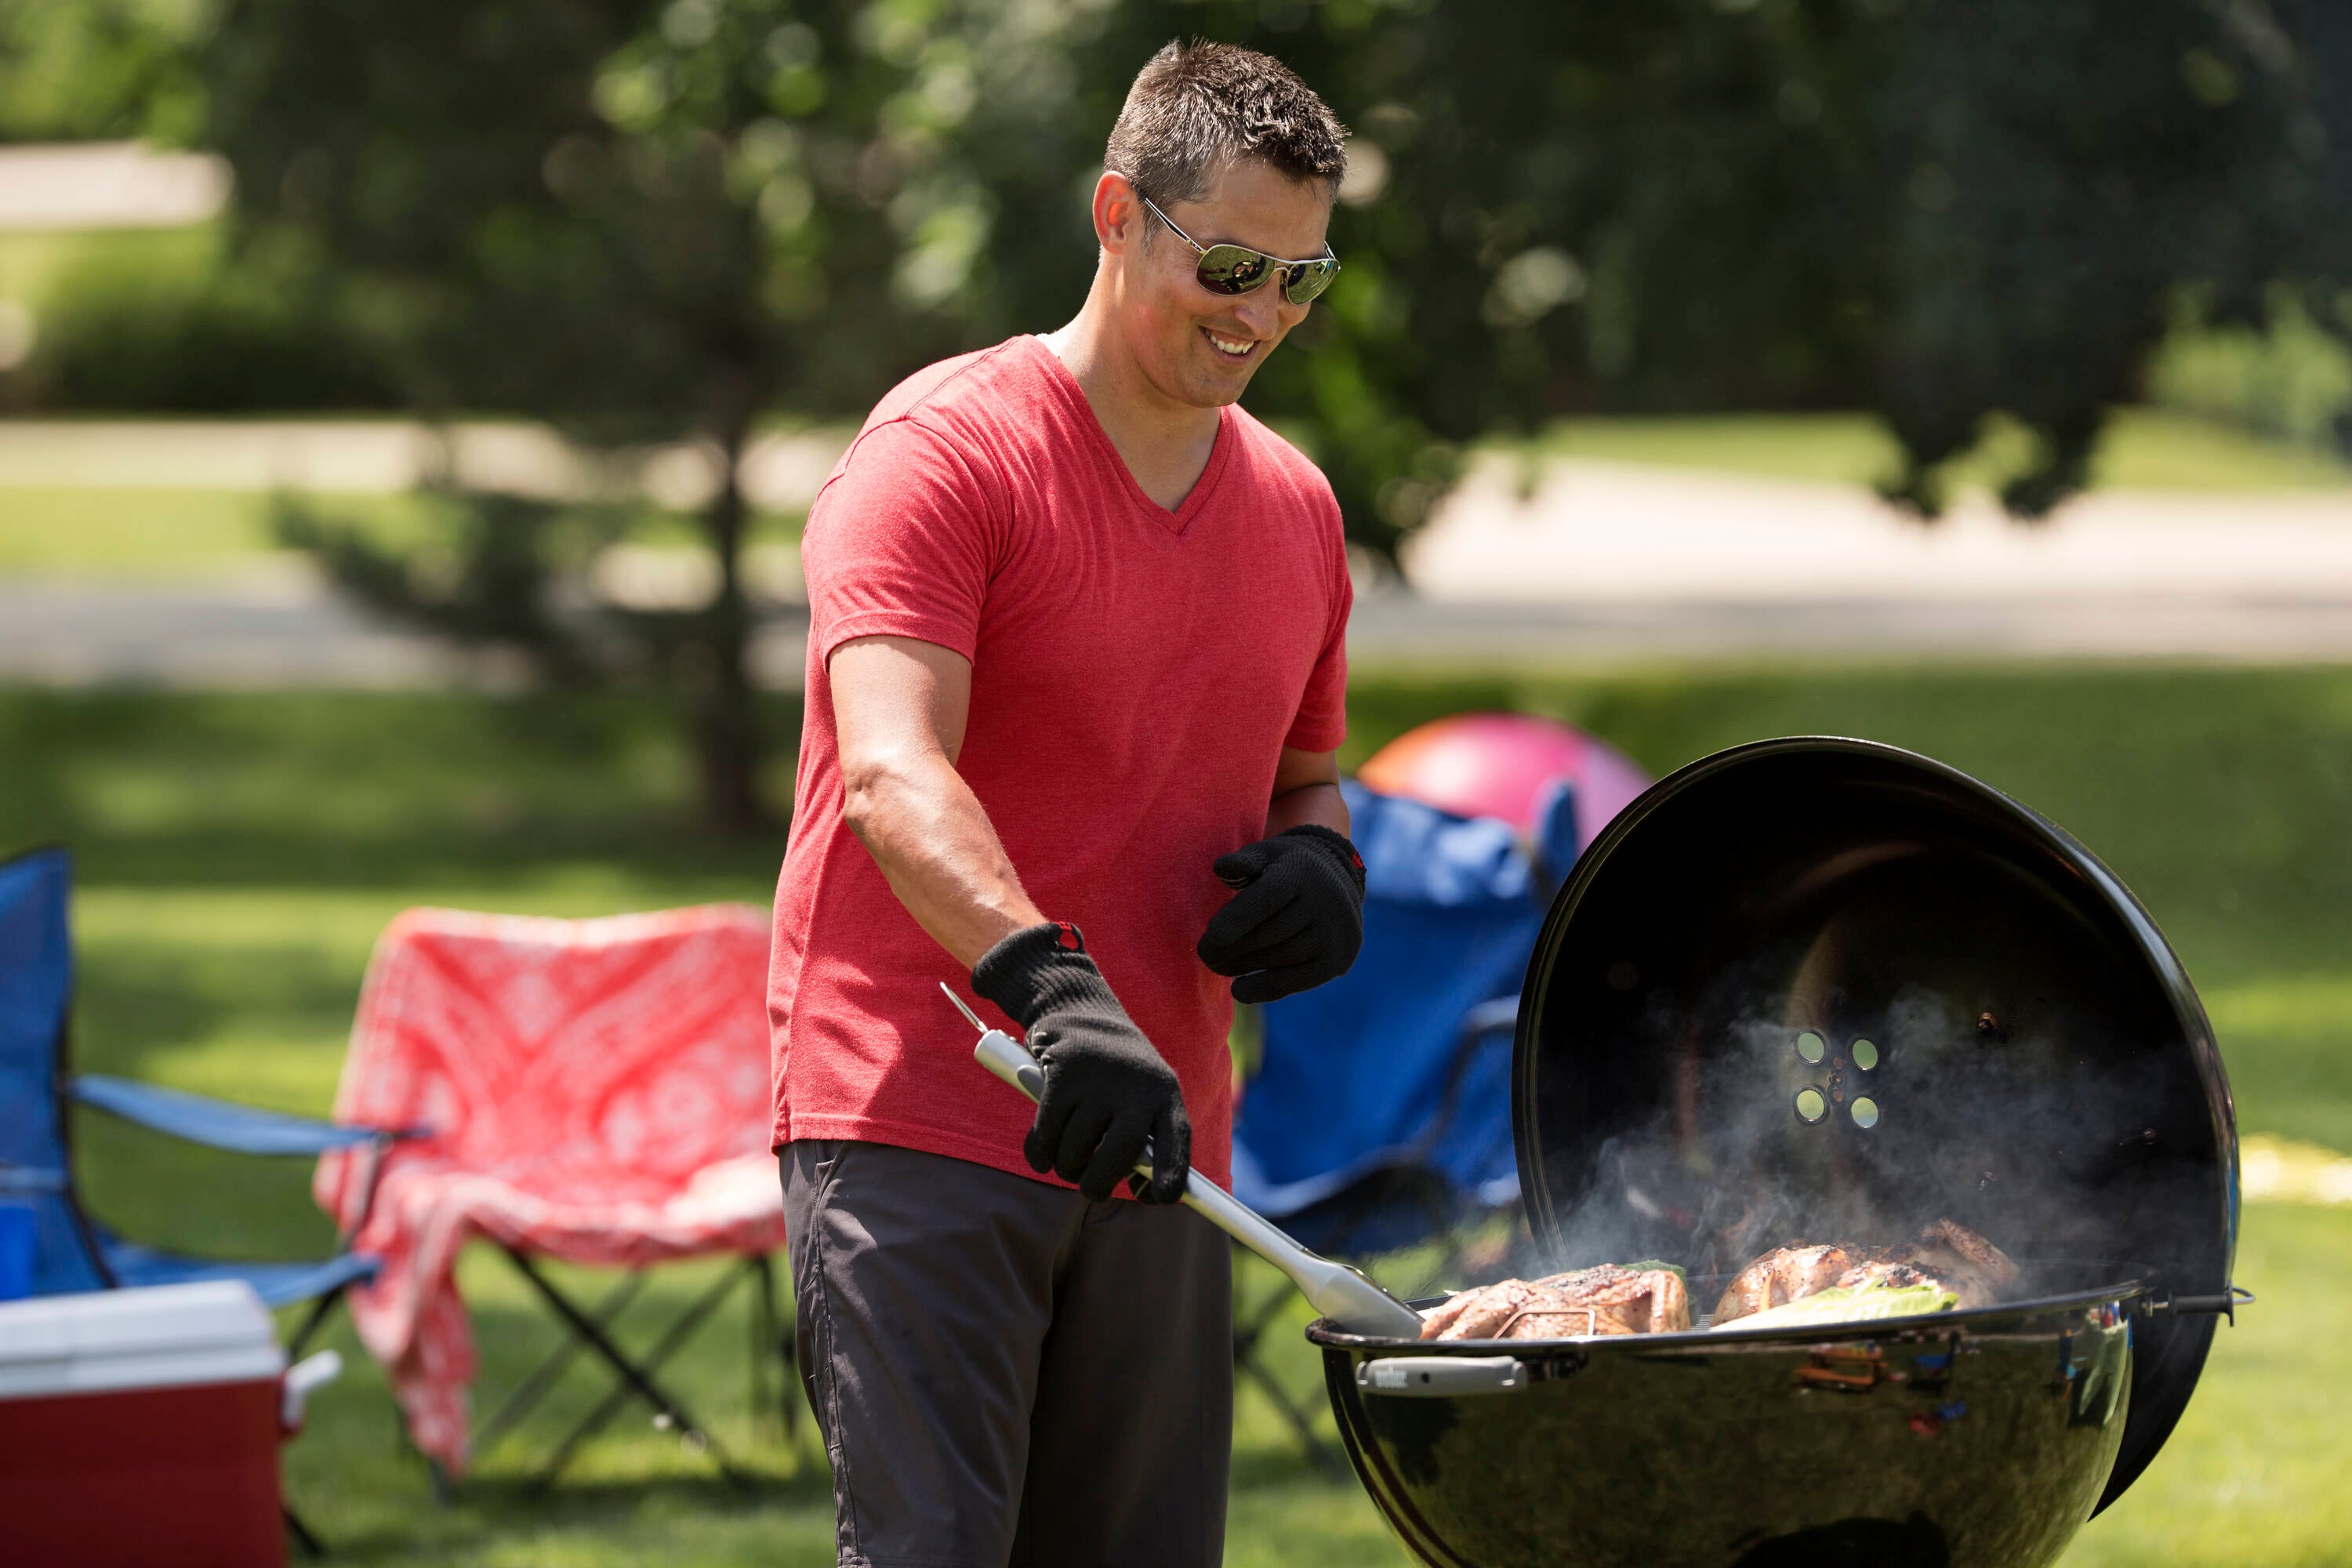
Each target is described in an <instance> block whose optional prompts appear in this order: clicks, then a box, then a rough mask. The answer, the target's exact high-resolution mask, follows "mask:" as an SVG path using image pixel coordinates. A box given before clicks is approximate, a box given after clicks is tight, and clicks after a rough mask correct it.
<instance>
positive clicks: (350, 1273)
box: [0, 847, 400, 1356]
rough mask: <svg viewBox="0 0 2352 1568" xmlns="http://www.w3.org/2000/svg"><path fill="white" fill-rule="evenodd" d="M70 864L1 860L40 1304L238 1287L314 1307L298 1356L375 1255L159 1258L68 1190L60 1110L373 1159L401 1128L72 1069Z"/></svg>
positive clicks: (20, 1163) (12, 1169)
mask: <svg viewBox="0 0 2352 1568" xmlns="http://www.w3.org/2000/svg"><path fill="white" fill-rule="evenodd" d="M71 874H72V862H71V860H70V858H68V855H67V853H66V851H65V850H64V849H62V848H58V847H47V848H41V849H35V850H32V851H31V852H29V853H27V854H24V855H20V856H18V857H16V858H15V859H13V860H7V861H0V1196H10V1197H13V1198H15V1199H16V1201H18V1202H20V1203H28V1204H29V1205H31V1207H32V1209H33V1211H34V1223H33V1232H34V1253H33V1267H32V1289H33V1293H34V1294H35V1295H37V1296H45V1295H54V1294H61V1293H64V1292H68V1291H74V1290H110V1289H118V1288H123V1287H133V1286H142V1285H178V1284H184V1283H187V1282H189V1281H192V1280H199V1279H242V1280H244V1281H246V1282H247V1284H249V1285H251V1286H252V1287H253V1289H254V1290H255V1292H256V1293H257V1294H258V1295H259V1296H260V1298H261V1300H263V1302H265V1303H266V1304H268V1306H271V1307H286V1306H292V1305H296V1304H299V1303H301V1302H305V1301H307V1302H310V1303H311V1306H310V1312H309V1313H308V1314H307V1315H306V1316H305V1318H304V1319H303V1321H302V1323H301V1325H300V1326H299V1328H298V1329H297V1330H296V1331H295V1333H294V1336H293V1339H292V1340H291V1342H289V1352H290V1353H291V1354H293V1355H297V1356H299V1354H300V1353H301V1352H302V1348H303V1346H304V1345H305V1344H306V1343H307V1342H309V1340H310V1336H311V1335H312V1334H314V1333H315V1332H316V1331H318V1328H319V1326H320V1323H321V1322H322V1321H324V1320H325V1318H326V1315H327V1312H328V1310H330V1309H331V1307H332V1306H333V1304H334V1302H335V1301H336V1300H337V1299H339V1298H340V1297H341V1294H342V1292H343V1291H344V1290H345V1289H347V1288H349V1287H350V1286H351V1285H352V1283H353V1282H354V1281H358V1280H363V1279H368V1278H369V1277H370V1276H372V1275H373V1273H374V1271H375V1259H374V1258H371V1257H369V1256H367V1255H366V1254H364V1253H358V1252H353V1251H352V1250H350V1249H349V1247H345V1246H343V1245H341V1243H339V1244H338V1247H337V1250H336V1252H335V1255H334V1256H333V1257H331V1258H320V1259H319V1260H317V1261H315V1262H292V1263H265V1262H253V1261H240V1260H235V1259H227V1258H207V1257H203V1256H199V1255H197V1254H194V1253H186V1252H176V1251H167V1250H165V1249H163V1248H161V1247H149V1246H144V1245H142V1244H141V1243H138V1242H134V1241H131V1240H127V1239H125V1238H124V1237H120V1236H117V1235H116V1234H114V1232H112V1231H111V1230H110V1229H108V1228H107V1227H106V1226H104V1225H101V1224H100V1223H99V1221H98V1220H97V1219H96V1218H94V1217H93V1216H92V1215H90V1213H89V1210H88V1209H87V1208H86V1207H85V1206H84V1205H83V1204H82V1202H81V1199H80V1196H79V1193H78V1192H77V1190H76V1187H75V1184H74V1174H73V1163H72V1159H71V1146H70V1142H69V1138H70V1128H69V1125H68V1110H67V1108H68V1104H71V1103H79V1104H81V1105H86V1106H89V1107H90V1108H92V1109H93V1110H103V1111H106V1112H108V1113H109V1114H110V1115H114V1116H119V1117H121V1118H122V1119H123V1120H125V1121H132V1122H136V1123H137V1124H138V1125H140V1126H142V1127H147V1128H152V1130H154V1131H158V1132H163V1133H168V1134H170V1135H171V1136H173V1137H175V1138H181V1139H184V1140H187V1141H188V1142H194V1143H202V1144H205V1145H208V1146H209V1147H212V1148H215V1149H225V1150H228V1151H230V1152H234V1153H240V1154H278V1155H309V1156H310V1157H312V1158H316V1157H317V1156H318V1155H320V1154H321V1153H324V1152H326V1151H328V1150H330V1149H352V1148H362V1147H365V1148H368V1149H370V1150H373V1152H374V1154H375V1155H376V1156H377V1157H379V1158H380V1157H381V1154H382V1152H383V1149H384V1148H385V1147H386V1146H387V1145H388V1144H389V1143H390V1142H392V1141H393V1140H394V1138H395V1137H397V1136H400V1134H397V1133H392V1132H383V1131H376V1130H375V1129H373V1128H366V1127H341V1126H335V1125H332V1124H331V1123H328V1122H323V1121H309V1120H307V1119H305V1118H302V1117H299V1116H287V1115H282V1114H280V1113H278V1112H277V1111H272V1110H255V1109H253V1108H251V1107H249V1106H243V1105H233V1104H230V1103H228V1102H226V1101H224V1100H207V1099H205V1097H203V1096H201V1095H194V1094H187V1093H184V1092H182V1091H181V1090H178V1089H162V1088H158V1087H156V1086H155V1085H153V1084H146V1083H140V1082H137V1081H135V1080H132V1079H121V1078H104V1077H100V1076H98V1075H96V1074H79V1075H77V1074H75V1073H72V1072H70V1071H69V1070H68V1067H67V1042H68V1033H69V1029H68V1024H69V1019H70V1016H71V1010H72V993H73V950H72V944H71V939H70V936H69V933H68V928H67V920H66V906H67V895H68V888H69V885H70V880H71Z"/></svg>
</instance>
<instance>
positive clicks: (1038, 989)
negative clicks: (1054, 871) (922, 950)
mask: <svg viewBox="0 0 2352 1568" xmlns="http://www.w3.org/2000/svg"><path fill="white" fill-rule="evenodd" d="M971 988H972V989H973V990H975V991H977V992H979V993H980V994H982V996H985V997H987V998H988V999H989V1000H990V1001H991V1002H993V1003H995V1004H996V1005H998V1006H999V1007H1001V1008H1003V1010H1004V1012H1005V1015H1006V1016H1008V1017H1010V1018H1012V1019H1013V1022H1015V1023H1017V1024H1019V1025H1020V1026H1022V1028H1024V1030H1025V1029H1032V1028H1034V1027H1036V1025H1037V1020H1038V1019H1039V1018H1042V1017H1044V1016H1045V1015H1046V1014H1047V1013H1050V1012H1052V1011H1054V1010H1055V1008H1060V1007H1070V1006H1093V1007H1100V1008H1107V1009H1108V1010H1109V1011H1110V1012H1112V1013H1115V1014H1118V1016H1122V1017H1124V1016H1126V1011H1127V1010H1126V1009H1125V1008H1123V1007H1121V1006H1120V1005H1118V997H1117V996H1115V995H1113V994H1111V988H1110V982H1108V981H1107V980H1105V979H1104V978H1103V976H1102V971H1101V970H1099V969H1097V968H1096V967H1095V961H1094V960H1093V959H1092V958H1089V957H1088V956H1087V939H1086V938H1085V936H1083V935H1082V934H1080V932H1079V931H1078V928H1077V927H1076V926H1074V925H1072V924H1071V923H1070V922H1069V921H1045V923H1044V924H1042V925H1034V926H1024V927H1023V928H1022V929H1021V930H1019V931H1014V932H1013V934H1012V935H1011V936H1008V937H1006V938H1005V939H1004V940H1003V941H1002V942H998V943H997V944H996V945H995V946H994V947H992V948H990V949H989V950H988V951H987V952H983V953H982V954H981V955H980V962H979V963H975V964H973V965H972V966H971Z"/></svg>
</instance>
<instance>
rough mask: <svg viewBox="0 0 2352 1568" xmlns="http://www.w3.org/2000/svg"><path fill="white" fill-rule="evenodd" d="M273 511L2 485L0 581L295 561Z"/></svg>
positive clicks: (370, 526)
mask: <svg viewBox="0 0 2352 1568" xmlns="http://www.w3.org/2000/svg"><path fill="white" fill-rule="evenodd" d="M298 499H299V500H301V501H302V503H303V504H304V505H305V506H307V507H308V508H310V510H315V511H316V512H318V513H319V514H320V516H322V517H324V518H326V519H328V520H330V521H336V522H348V523H355V524H358V525H359V526H360V527H361V528H362V530H364V531H365V532H366V533H367V534H368V536H370V537H371V538H373V539H375V540H378V541H380V542H383V543H384V544H386V545H390V546H395V547H401V548H408V547H413V546H415V545H417V544H420V543H424V542H430V541H434V540H436V539H440V538H443V537H445V536H446V518H445V515H444V511H443V508H442V506H441V503H440V502H439V500H437V499H436V498H435V497H433V496H431V495H428V494H425V493H424V492H410V493H405V494H393V495H350V494H331V495H319V496H310V497H302V498H298ZM276 504H277V498H276V497H274V496H273V495H271V494H269V493H268V492H267V491H261V490H226V489H167V488H160V487H159V488H156V489H136V488H131V487H123V488H121V489H95V488H89V487H62V486H59V487H43V486H24V487H13V486H8V485H6V484H5V482H0V577H18V578H30V577H46V578H59V577H112V578H140V577H164V578H185V577H189V576H201V575H204V574H215V573H225V572H235V571H238V570H244V569H249V568H251V567H252V566H254V565H255V564H257V563H263V562H268V561H271V560H285V561H295V560H299V559H301V554H300V552H294V551H288V550H285V549H283V548H282V547H281V546H280V545H279V543H278V539H277V535H276V532H275V531H274V528H273V524H272V521H271V518H272V513H273V511H274V510H275V507H276ZM800 522H801V520H800V517H799V515H798V514H797V513H794V514H792V515H785V514H782V513H772V512H762V513H760V514H758V515H756V516H755V517H754V519H753V520H752V527H751V542H752V543H753V544H764V543H770V542H782V541H789V540H793V539H797V538H798V537H799V535H800ZM696 529H697V525H696V523H695V521H694V520H693V519H692V518H690V517H688V516H687V515H686V514H684V513H680V512H669V511H663V510H656V509H653V508H644V509H640V510H639V511H638V512H637V514H636V516H635V521H634V522H633V524H632V534H631V537H632V538H633V539H634V540H635V541H636V542H639V543H642V544H646V545H651V546H655V547H659V548H669V549H686V548H693V547H695V540H696V539H697V537H698V535H697V531H696Z"/></svg>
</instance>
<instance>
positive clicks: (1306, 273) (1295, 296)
mask: <svg viewBox="0 0 2352 1568" xmlns="http://www.w3.org/2000/svg"><path fill="white" fill-rule="evenodd" d="M1338 276H1339V262H1338V261H1337V260H1336V259H1334V258H1330V257H1326V258H1323V259H1322V260H1320V261H1316V262H1310V263H1308V264H1307V266H1305V267H1294V268H1291V271H1290V281H1289V283H1288V284H1287V285H1286V287H1285V288H1284V289H1283V290H1282V293H1283V297H1284V298H1285V299H1286V300H1289V301H1290V302H1291V303H1292V304H1294V305H1304V304H1306V303H1307V301H1308V300H1312V299H1314V298H1315V296H1317V295H1318V294H1320V293H1321V292H1323V290H1324V289H1328V288H1329V287H1331V279H1334V278H1337V277H1338Z"/></svg>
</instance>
